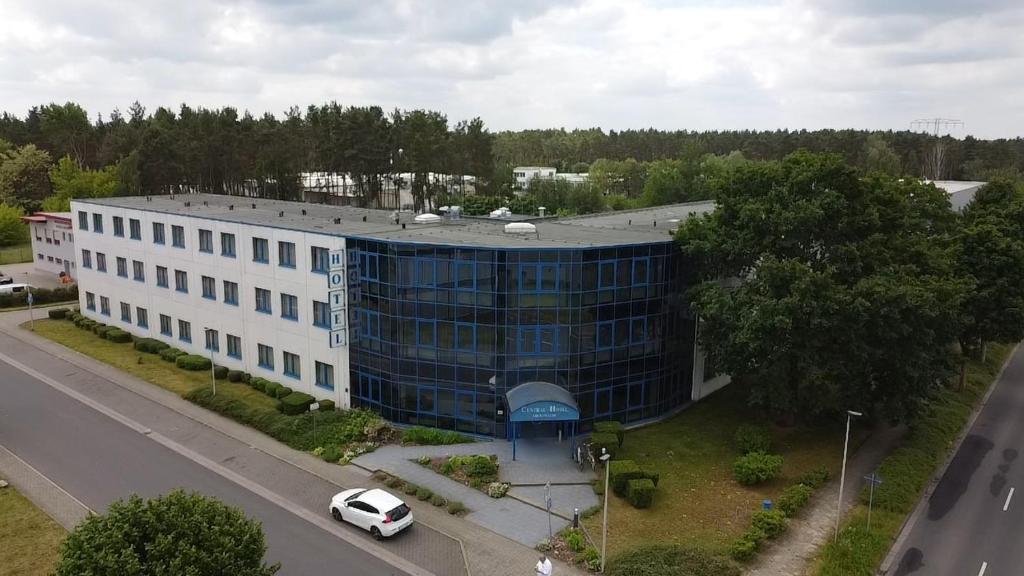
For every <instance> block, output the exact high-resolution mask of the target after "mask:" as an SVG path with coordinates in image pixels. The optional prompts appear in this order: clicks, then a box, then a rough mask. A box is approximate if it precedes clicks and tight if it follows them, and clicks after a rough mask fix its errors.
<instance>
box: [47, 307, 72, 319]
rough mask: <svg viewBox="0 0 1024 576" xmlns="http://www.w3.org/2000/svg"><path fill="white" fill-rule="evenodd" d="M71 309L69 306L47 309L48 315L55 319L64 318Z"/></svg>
mask: <svg viewBox="0 0 1024 576" xmlns="http://www.w3.org/2000/svg"><path fill="white" fill-rule="evenodd" d="M68 312H70V310H68V309H67V308H51V309H49V310H47V311H46V315H47V316H49V317H50V318H52V319H54V320H63V319H64V318H65V317H66V316H67V315H68Z"/></svg>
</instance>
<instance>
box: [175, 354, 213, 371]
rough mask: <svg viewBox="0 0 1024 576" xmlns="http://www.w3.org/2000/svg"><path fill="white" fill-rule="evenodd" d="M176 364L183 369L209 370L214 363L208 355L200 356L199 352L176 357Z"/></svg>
mask: <svg viewBox="0 0 1024 576" xmlns="http://www.w3.org/2000/svg"><path fill="white" fill-rule="evenodd" d="M174 364H175V365H176V366H177V367H178V368H181V369H182V370H192V371H199V370H209V369H210V366H212V365H213V363H212V362H210V359H209V358H207V357H206V356H200V355H198V354H184V355H182V356H178V357H177V358H175V359H174Z"/></svg>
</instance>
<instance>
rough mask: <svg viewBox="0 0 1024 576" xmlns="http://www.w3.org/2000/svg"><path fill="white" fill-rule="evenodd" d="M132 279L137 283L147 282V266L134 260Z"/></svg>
mask: <svg viewBox="0 0 1024 576" xmlns="http://www.w3.org/2000/svg"><path fill="white" fill-rule="evenodd" d="M132 279H134V280H135V281H136V282H145V281H146V265H145V264H143V263H142V262H141V261H139V260H132Z"/></svg>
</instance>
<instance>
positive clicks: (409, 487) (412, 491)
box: [402, 482, 420, 496]
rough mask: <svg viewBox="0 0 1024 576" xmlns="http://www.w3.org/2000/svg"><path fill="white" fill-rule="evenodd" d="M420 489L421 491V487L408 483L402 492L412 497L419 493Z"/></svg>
mask: <svg viewBox="0 0 1024 576" xmlns="http://www.w3.org/2000/svg"><path fill="white" fill-rule="evenodd" d="M419 489H420V487H419V486H417V485H415V484H413V483H412V482H406V483H405V486H404V487H402V492H405V493H406V494H408V495H410V496H412V495H413V494H415V493H416V492H418V491H419Z"/></svg>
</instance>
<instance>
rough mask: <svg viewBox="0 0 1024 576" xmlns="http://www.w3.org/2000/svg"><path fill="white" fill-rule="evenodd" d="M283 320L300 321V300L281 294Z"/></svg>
mask: <svg viewBox="0 0 1024 576" xmlns="http://www.w3.org/2000/svg"><path fill="white" fill-rule="evenodd" d="M281 318H284V319H286V320H298V319H299V299H298V298H297V297H295V296H292V295H291V294H285V293H283V292H282V293H281Z"/></svg>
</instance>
